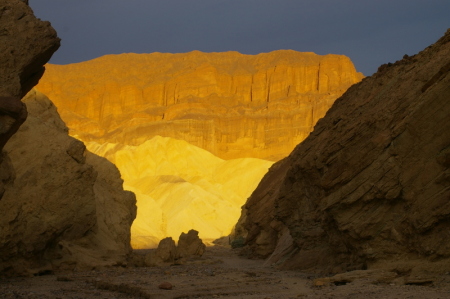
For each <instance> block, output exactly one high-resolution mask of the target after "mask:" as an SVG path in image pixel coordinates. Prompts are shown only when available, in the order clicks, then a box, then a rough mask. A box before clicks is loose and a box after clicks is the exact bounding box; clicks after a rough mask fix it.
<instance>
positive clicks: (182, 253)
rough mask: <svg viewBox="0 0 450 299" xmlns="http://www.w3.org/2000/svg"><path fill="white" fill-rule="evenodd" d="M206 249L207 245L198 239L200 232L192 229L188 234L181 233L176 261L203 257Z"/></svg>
mask: <svg viewBox="0 0 450 299" xmlns="http://www.w3.org/2000/svg"><path fill="white" fill-rule="evenodd" d="M205 249H206V246H205V244H203V241H202V239H200V238H199V237H198V231H196V230H193V229H191V230H189V231H188V233H187V234H186V233H181V235H180V238H179V239H178V246H177V254H176V259H182V258H188V257H191V256H202V255H203V253H205Z"/></svg>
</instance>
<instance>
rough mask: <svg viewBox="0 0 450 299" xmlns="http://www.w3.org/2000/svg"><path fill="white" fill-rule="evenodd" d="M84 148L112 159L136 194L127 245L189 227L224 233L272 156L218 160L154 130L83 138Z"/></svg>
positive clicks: (142, 244) (205, 233)
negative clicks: (128, 136) (102, 140)
mask: <svg viewBox="0 0 450 299" xmlns="http://www.w3.org/2000/svg"><path fill="white" fill-rule="evenodd" d="M86 146H87V147H88V149H89V150H90V151H92V152H95V153H96V154H98V155H100V156H103V157H106V158H107V159H108V160H109V161H111V162H113V163H114V164H115V165H116V166H117V167H118V168H119V169H120V172H121V174H122V178H123V179H124V181H125V184H124V188H125V189H127V190H131V191H133V192H134V193H135V194H136V197H137V200H138V202H137V207H138V211H137V217H136V220H135V221H134V222H133V226H132V227H131V236H132V239H131V244H132V247H133V248H136V249H138V248H151V247H156V246H157V245H158V243H159V241H160V240H162V239H163V238H165V237H169V236H179V235H180V234H181V233H182V232H187V231H188V230H189V229H195V230H197V231H199V232H200V237H201V238H202V239H217V238H220V237H222V236H227V235H229V234H230V232H231V230H232V228H233V226H234V224H235V222H236V219H238V218H239V215H240V212H241V206H242V205H243V204H244V203H245V201H246V199H247V198H248V197H249V196H250V194H251V193H252V191H253V190H254V189H255V188H256V186H257V185H258V183H259V181H260V180H261V178H262V177H263V176H264V174H266V173H267V170H268V169H269V167H270V166H271V165H272V162H270V161H265V160H261V159H255V158H241V159H233V160H222V159H220V158H218V157H216V156H214V155H213V154H211V153H209V152H208V151H206V150H204V149H201V148H198V147H196V146H193V145H191V144H189V143H187V142H186V141H182V140H176V139H173V138H169V137H160V136H156V137H153V138H152V139H150V140H148V141H146V142H144V143H143V144H141V145H139V146H130V145H127V146H123V145H120V144H110V143H108V144H101V145H100V144H98V143H95V142H88V143H87V144H86Z"/></svg>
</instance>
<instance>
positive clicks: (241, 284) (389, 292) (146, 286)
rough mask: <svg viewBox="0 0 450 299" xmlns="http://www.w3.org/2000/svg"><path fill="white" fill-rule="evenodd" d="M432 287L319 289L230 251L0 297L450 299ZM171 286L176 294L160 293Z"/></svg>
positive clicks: (29, 282)
mask: <svg viewBox="0 0 450 299" xmlns="http://www.w3.org/2000/svg"><path fill="white" fill-rule="evenodd" d="M445 276H446V277H442V278H440V279H439V281H434V282H433V284H432V285H427V286H424V285H394V284H386V283H382V282H379V281H378V282H374V281H373V279H371V278H370V277H365V278H364V275H361V278H360V279H355V280H353V281H352V282H348V283H336V284H337V285H336V284H330V285H324V286H320V284H321V282H320V281H321V280H320V278H319V279H318V276H316V275H314V274H311V273H304V272H298V271H281V270H277V269H274V268H272V267H268V266H264V261H262V260H249V259H246V258H243V257H240V256H239V255H238V254H237V252H236V250H233V249H231V248H230V247H228V246H222V245H216V246H210V247H208V248H207V250H206V253H205V254H204V255H203V257H201V258H197V259H192V260H190V261H188V262H186V263H185V264H183V265H172V266H166V267H154V268H148V267H114V268H107V269H102V270H95V271H88V272H70V273H55V274H49V275H42V276H36V277H31V278H9V279H0V295H1V298H4V299H9V298H29V299H37V298H55V299H57V298H60V299H65V298H80V299H81V298H83V299H84V298H88V299H89V298H97V299H98V298H116V299H119V298H245V299H246V298H248V299H250V298H261V299H264V298H266V299H268V298H271V299H276V298H280V299H281V298H283V299H285V298H286V299H287V298H315V299H318V298H330V299H331V298H348V299H350V298H425V299H438V298H440V299H444V298H450V275H445ZM163 282H169V283H170V284H171V285H172V286H173V288H172V289H171V290H165V289H160V288H159V286H160V285H161V284H162V283H163Z"/></svg>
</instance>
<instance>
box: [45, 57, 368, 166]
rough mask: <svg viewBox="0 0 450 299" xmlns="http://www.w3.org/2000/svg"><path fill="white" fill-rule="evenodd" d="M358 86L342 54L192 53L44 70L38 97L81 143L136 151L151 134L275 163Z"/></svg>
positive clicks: (225, 156) (221, 154) (113, 59)
mask: <svg viewBox="0 0 450 299" xmlns="http://www.w3.org/2000/svg"><path fill="white" fill-rule="evenodd" d="M361 78H362V74H361V73H357V72H356V71H355V68H354V66H353V64H352V62H351V61H350V59H349V58H348V57H345V56H342V55H331V54H330V55H325V56H320V55H316V54H314V53H300V52H296V51H291V50H280V51H275V52H271V53H263V54H259V55H243V54H240V53H237V52H225V53H202V52H199V51H194V52H190V53H184V54H164V53H152V54H120V55H108V56H104V57H100V58H97V59H94V60H91V61H86V62H82V63H77V64H70V65H51V64H49V65H47V71H46V73H45V75H44V77H43V78H42V80H41V81H40V83H39V85H38V87H37V88H38V89H39V90H40V91H42V92H43V93H44V94H46V95H47V96H48V97H49V98H50V99H51V100H52V101H53V102H54V103H55V105H56V106H57V107H58V111H59V112H60V114H61V116H62V118H63V120H64V121H65V122H66V124H67V126H68V127H69V128H70V133H71V135H72V136H76V137H77V138H79V139H81V140H83V141H95V142H99V143H106V142H113V143H120V144H126V145H139V144H142V143H144V142H145V141H146V140H149V139H151V138H152V137H153V136H157V135H160V136H164V137H172V138H176V139H181V140H186V141H187V142H189V143H191V144H193V145H196V146H198V147H201V148H203V149H206V150H208V151H210V152H211V153H213V154H215V155H217V156H219V157H221V158H223V159H232V158H242V157H254V158H262V159H269V160H273V161H275V160H279V159H280V158H282V157H284V156H286V155H287V154H288V153H289V152H290V151H291V150H292V149H293V148H294V146H295V145H296V144H298V143H299V142H300V141H302V140H303V139H304V138H306V136H308V134H309V132H311V130H312V128H313V127H314V124H315V123H316V121H317V120H318V119H319V118H321V117H323V115H324V114H325V112H326V111H327V110H328V108H329V107H330V106H331V104H332V103H333V102H334V100H335V99H336V98H337V97H339V96H340V95H341V94H342V93H343V92H344V91H345V90H346V89H347V88H348V87H349V86H350V85H352V84H354V83H356V82H358V81H360V80H361Z"/></svg>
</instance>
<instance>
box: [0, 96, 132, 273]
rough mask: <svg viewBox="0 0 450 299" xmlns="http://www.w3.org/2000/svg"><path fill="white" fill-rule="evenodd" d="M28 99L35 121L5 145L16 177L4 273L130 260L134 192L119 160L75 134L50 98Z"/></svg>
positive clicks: (0, 268)
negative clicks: (96, 151)
mask: <svg viewBox="0 0 450 299" xmlns="http://www.w3.org/2000/svg"><path fill="white" fill-rule="evenodd" d="M24 102H25V103H26V105H27V107H28V111H29V116H28V119H27V120H26V121H25V123H24V124H23V125H22V127H21V128H20V130H19V131H18V132H17V134H15V135H14V136H13V137H12V138H11V139H10V141H9V142H8V143H7V144H6V146H5V152H6V153H7V157H9V158H8V160H7V161H6V162H7V163H6V165H7V166H8V167H9V168H10V169H12V170H13V171H14V180H13V182H12V183H10V184H8V185H7V186H6V187H5V191H4V194H3V197H2V199H1V200H0V210H1V211H3V212H2V217H1V218H0V272H2V273H3V274H8V273H12V274H26V273H39V272H40V271H47V270H54V269H71V270H72V269H78V270H79V269H89V268H91V267H98V266H104V265H115V264H121V263H125V262H126V256H127V254H128V253H129V252H130V250H131V247H130V226H131V223H132V221H133V220H134V217H135V214H136V206H135V197H134V194H132V193H131V192H128V191H123V189H122V180H121V179H120V174H119V172H118V170H117V168H116V167H115V166H114V165H113V164H111V163H110V162H108V161H107V160H106V159H104V158H101V157H98V156H95V155H93V154H90V153H86V152H85V149H86V148H85V146H84V144H83V143H82V142H80V141H78V140H76V139H74V138H72V137H69V136H68V135H67V128H66V126H65V125H64V123H63V122H62V120H61V119H60V118H59V117H58V114H57V112H56V108H55V106H54V105H53V104H52V103H51V102H50V101H49V100H48V99H47V98H46V97H45V96H43V95H42V94H40V93H36V92H34V91H31V92H30V93H29V94H28V95H27V97H26V98H24ZM2 165H3V164H2Z"/></svg>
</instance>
